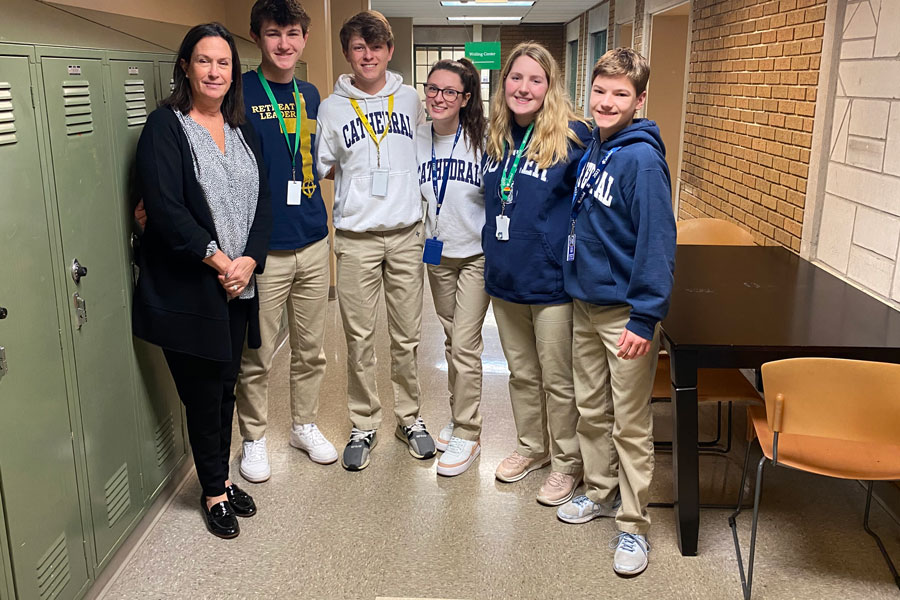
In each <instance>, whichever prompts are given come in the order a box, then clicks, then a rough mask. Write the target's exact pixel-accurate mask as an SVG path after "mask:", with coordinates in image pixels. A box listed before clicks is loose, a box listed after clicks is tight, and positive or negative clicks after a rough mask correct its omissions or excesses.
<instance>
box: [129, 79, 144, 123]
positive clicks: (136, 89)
mask: <svg viewBox="0 0 900 600" xmlns="http://www.w3.org/2000/svg"><path fill="white" fill-rule="evenodd" d="M125 115H126V119H127V121H128V126H129V127H138V126H140V125H143V124H144V123H146V122H147V94H146V93H145V90H144V80H143V79H129V80H128V81H126V82H125Z"/></svg>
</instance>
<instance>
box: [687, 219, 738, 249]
mask: <svg viewBox="0 0 900 600" xmlns="http://www.w3.org/2000/svg"><path fill="white" fill-rule="evenodd" d="M675 225H676V227H677V228H678V243H679V244H687V245H695V246H696V245H704V246H753V245H755V243H754V241H753V235H752V234H751V233H750V232H749V231H747V230H746V229H743V228H741V227H740V226H738V225H735V224H734V223H732V222H730V221H725V220H723V219H685V220H684V221H678V223H676V224H675Z"/></svg>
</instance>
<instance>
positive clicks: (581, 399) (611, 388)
mask: <svg viewBox="0 0 900 600" xmlns="http://www.w3.org/2000/svg"><path fill="white" fill-rule="evenodd" d="M573 312H574V315H573V321H574V335H573V362H574V371H575V398H576V400H577V402H578V412H579V413H580V414H581V418H580V419H579V420H578V441H579V442H580V444H581V455H582V456H583V457H584V484H585V487H586V491H585V494H586V495H587V496H588V498H590V499H591V500H593V501H594V502H599V503H608V502H612V501H613V500H614V499H615V496H616V491H618V492H619V494H621V496H622V507H621V508H620V509H619V513H618V514H617V515H616V527H617V528H618V530H619V531H624V532H627V533H636V534H642V535H646V534H647V531H648V530H649V529H650V515H649V514H648V513H647V502H649V495H650V480H651V479H653V462H654V456H653V415H652V413H651V411H650V393H651V391H652V389H653V379H654V377H655V376H656V361H657V360H658V359H659V326H657V328H656V332H655V333H654V335H653V343H652V344H651V345H650V350H649V351H648V352H647V354H645V355H644V356H642V357H641V358H637V359H634V360H625V359H622V358H619V357H617V356H616V353H617V352H618V347H617V346H616V343H617V342H618V341H619V336H621V335H622V331H623V330H624V329H625V325H626V324H627V323H628V320H629V317H630V314H631V307H629V306H627V305H619V306H596V305H593V304H587V303H585V302H581V301H579V300H575V301H574V311H573Z"/></svg>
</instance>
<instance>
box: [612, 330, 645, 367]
mask: <svg viewBox="0 0 900 600" xmlns="http://www.w3.org/2000/svg"><path fill="white" fill-rule="evenodd" d="M616 345H617V346H618V347H619V352H618V354H616V356H618V357H619V358H624V359H625V360H634V359H635V358H640V357H642V356H644V355H645V354H647V351H648V350H650V340H645V339H644V338H642V337H641V336H639V335H638V334H636V333H634V332H632V331H629V330H628V329H623V330H622V335H620V336H619V341H618V342H616Z"/></svg>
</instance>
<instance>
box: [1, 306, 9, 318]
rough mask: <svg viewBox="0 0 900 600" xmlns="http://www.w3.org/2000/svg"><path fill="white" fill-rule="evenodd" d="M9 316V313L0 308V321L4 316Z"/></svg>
mask: <svg viewBox="0 0 900 600" xmlns="http://www.w3.org/2000/svg"><path fill="white" fill-rule="evenodd" d="M8 314H9V311H8V310H6V309H5V308H3V307H2V306H0V319H5V318H6V315H8Z"/></svg>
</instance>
